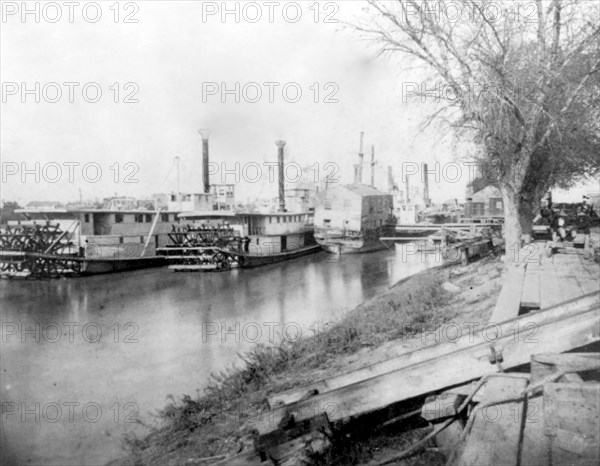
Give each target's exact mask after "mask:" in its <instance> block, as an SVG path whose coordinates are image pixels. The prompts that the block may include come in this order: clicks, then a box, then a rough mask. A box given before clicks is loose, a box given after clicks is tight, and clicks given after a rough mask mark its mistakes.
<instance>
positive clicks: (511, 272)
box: [490, 264, 525, 324]
mask: <svg viewBox="0 0 600 466" xmlns="http://www.w3.org/2000/svg"><path fill="white" fill-rule="evenodd" d="M524 276H525V268H524V267H515V266H513V265H512V264H509V266H508V268H507V269H506V271H505V273H504V276H503V278H504V285H502V289H501V290H500V295H499V296H498V301H496V306H495V307H494V310H493V312H492V315H491V316H490V322H492V323H496V324H497V323H500V322H505V321H507V320H510V319H514V318H515V317H517V316H518V315H519V308H520V306H521V292H522V288H523V278H524Z"/></svg>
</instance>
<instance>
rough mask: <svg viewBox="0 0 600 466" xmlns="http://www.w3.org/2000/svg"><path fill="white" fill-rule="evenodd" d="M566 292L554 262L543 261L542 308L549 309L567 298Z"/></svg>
mask: <svg viewBox="0 0 600 466" xmlns="http://www.w3.org/2000/svg"><path fill="white" fill-rule="evenodd" d="M565 298H566V297H565V294H564V292H563V290H562V287H561V285H560V283H559V280H558V276H557V275H556V268H555V267H554V264H553V263H552V262H549V261H544V262H542V265H541V268H540V308H541V309H542V310H546V309H549V308H550V307H552V306H555V305H557V304H558V303H561V302H562V301H564V300H565Z"/></svg>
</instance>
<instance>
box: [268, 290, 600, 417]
mask: <svg viewBox="0 0 600 466" xmlns="http://www.w3.org/2000/svg"><path fill="white" fill-rule="evenodd" d="M599 302H600V293H594V294H591V295H589V296H586V297H581V298H578V299H576V300H573V301H569V302H564V303H561V304H560V305H559V306H556V307H554V308H551V309H548V310H546V311H545V312H540V313H539V314H537V316H536V322H538V323H544V322H549V321H552V320H553V319H557V318H561V317H567V316H568V315H571V314H572V313H573V312H577V311H578V310H581V309H585V308H587V307H589V306H592V305H594V304H598V303H599ZM521 321H523V322H524V321H525V320H524V318H523V317H521V318H520V320H518V321H517V323H514V322H509V323H504V324H502V325H500V326H499V327H498V328H497V330H498V333H499V334H500V335H508V334H510V335H513V336H514V335H515V333H518V332H517V329H521V331H525V330H527V329H531V328H533V327H531V326H528V327H527V328H524V327H518V325H519V323H518V322H521ZM482 326H483V323H482ZM489 328H490V329H491V328H494V329H495V328H496V327H495V326H493V325H492V326H490V327H489ZM492 333H493V332H488V334H487V335H488V337H487V340H488V342H489V341H490V338H491V336H493V335H492ZM530 333H531V332H530ZM472 338H473V334H472V333H471V334H466V333H465V334H464V335H462V337H461V338H459V339H458V340H456V341H451V342H445V343H441V344H440V343H438V344H432V345H429V346H426V347H424V348H420V349H418V350H416V351H410V352H405V351H404V350H403V347H402V346H401V345H398V347H399V348H400V350H399V351H402V352H401V353H399V354H398V355H397V356H396V357H393V358H391V359H388V360H386V361H382V362H379V363H375V364H371V365H369V366H366V367H361V368H359V369H356V370H354V371H350V372H346V373H344V374H340V375H336V376H334V377H329V378H326V379H322V380H319V381H317V382H314V383H312V384H308V385H304V386H302V387H297V388H293V389H290V390H287V391H285V392H281V393H276V394H273V395H270V396H269V406H270V407H271V408H276V407H279V406H283V405H287V404H290V403H295V402H297V401H299V400H300V399H302V398H303V397H305V396H306V394H311V395H318V394H321V395H322V394H324V393H327V392H329V391H332V390H336V389H339V388H342V387H345V386H347V385H351V384H354V383H357V382H360V381H362V380H365V379H369V378H373V377H377V376H380V375H382V374H385V373H387V372H391V371H395V370H399V369H402V368H404V367H407V366H409V365H412V364H417V363H420V362H423V361H427V360H429V359H434V358H437V357H439V356H443V355H445V354H448V353H451V352H453V351H456V350H458V349H460V348H467V347H468V346H469V345H470V343H469V342H470V341H471V339H472ZM473 341H474V340H473Z"/></svg>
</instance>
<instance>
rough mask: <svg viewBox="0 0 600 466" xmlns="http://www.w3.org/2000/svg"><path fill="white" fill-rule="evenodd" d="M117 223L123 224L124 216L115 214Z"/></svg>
mask: <svg viewBox="0 0 600 466" xmlns="http://www.w3.org/2000/svg"><path fill="white" fill-rule="evenodd" d="M115 223H123V214H115Z"/></svg>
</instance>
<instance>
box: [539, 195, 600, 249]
mask: <svg viewBox="0 0 600 466" xmlns="http://www.w3.org/2000/svg"><path fill="white" fill-rule="evenodd" d="M588 200H589V198H588V197H587V196H583V200H582V202H581V203H580V204H578V205H577V206H576V208H575V209H574V210H573V211H571V212H567V211H566V210H565V208H564V207H563V208H561V209H554V208H553V204H552V198H551V197H548V198H546V199H544V200H543V201H542V209H541V210H540V213H539V215H538V217H537V218H536V221H535V223H536V224H537V225H548V226H549V228H550V231H551V233H552V240H553V241H554V243H562V242H565V241H573V240H575V239H576V238H577V236H578V235H582V236H583V245H584V257H585V258H586V259H591V258H592V255H591V254H590V251H591V242H590V241H591V239H590V229H591V227H592V221H593V219H594V218H597V215H596V213H595V212H594V209H593V208H592V206H591V205H590V204H589V203H588Z"/></svg>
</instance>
